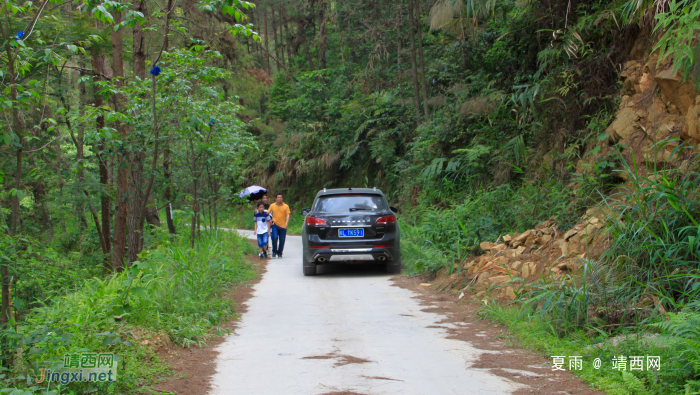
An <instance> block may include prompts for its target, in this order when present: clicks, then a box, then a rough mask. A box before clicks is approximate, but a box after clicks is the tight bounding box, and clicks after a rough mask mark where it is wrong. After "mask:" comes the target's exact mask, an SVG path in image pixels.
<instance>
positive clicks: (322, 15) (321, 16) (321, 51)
mask: <svg viewBox="0 0 700 395" xmlns="http://www.w3.org/2000/svg"><path fill="white" fill-rule="evenodd" d="M318 35H319V38H320V41H321V42H320V43H319V46H318V62H319V64H320V68H321V70H324V69H325V68H326V46H327V43H328V37H327V34H326V2H325V1H321V7H320V11H319V12H318Z"/></svg>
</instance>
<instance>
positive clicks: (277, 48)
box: [270, 4, 284, 73]
mask: <svg viewBox="0 0 700 395" xmlns="http://www.w3.org/2000/svg"><path fill="white" fill-rule="evenodd" d="M270 8H271V12H272V39H273V41H274V42H275V56H276V57H277V61H278V62H282V63H283V64H284V60H282V58H281V57H280V41H279V40H278V39H277V22H276V21H275V5H274V4H272V5H271V6H270ZM282 52H284V51H282ZM279 71H280V67H279V64H278V65H277V72H278V73H279Z"/></svg>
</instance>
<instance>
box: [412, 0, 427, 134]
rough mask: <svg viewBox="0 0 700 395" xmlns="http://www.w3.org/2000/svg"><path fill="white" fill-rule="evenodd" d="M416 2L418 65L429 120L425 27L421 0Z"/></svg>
mask: <svg viewBox="0 0 700 395" xmlns="http://www.w3.org/2000/svg"><path fill="white" fill-rule="evenodd" d="M413 1H414V2H415V3H414V4H415V10H416V15H415V23H416V25H417V27H418V59H419V62H418V65H419V66H420V83H421V86H422V88H421V94H422V95H423V112H424V113H425V114H424V115H425V120H426V121H427V120H428V117H429V116H430V114H429V113H428V83H427V81H426V79H425V59H424V57H423V27H422V26H421V24H420V0H413Z"/></svg>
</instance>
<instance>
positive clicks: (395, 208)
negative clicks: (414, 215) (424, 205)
mask: <svg viewBox="0 0 700 395" xmlns="http://www.w3.org/2000/svg"><path fill="white" fill-rule="evenodd" d="M389 209H390V210H391V211H393V212H394V214H398V213H399V208H398V207H394V206H389Z"/></svg>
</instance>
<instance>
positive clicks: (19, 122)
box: [0, 15, 26, 325]
mask: <svg viewBox="0 0 700 395" xmlns="http://www.w3.org/2000/svg"><path fill="white" fill-rule="evenodd" d="M5 17H6V18H9V15H5ZM8 28H9V24H8ZM1 32H2V33H1V34H2V36H3V38H5V37H8V36H6V35H5V34H6V33H5V31H4V29H3V30H2V31H1ZM8 33H9V32H8ZM5 40H6V41H5V52H6V53H7V65H8V69H9V70H8V71H9V73H8V74H6V75H7V78H8V82H9V84H8V85H9V88H10V100H11V101H12V110H11V114H12V128H13V129H14V130H13V132H14V133H15V134H16V135H17V137H18V139H19V141H18V143H19V147H17V152H16V154H15V174H14V178H15V180H14V181H15V185H14V189H15V194H14V196H12V207H11V212H10V236H15V235H16V234H17V229H18V227H19V226H20V211H19V210H20V206H19V200H20V199H19V191H20V188H21V187H22V159H23V158H22V156H23V154H24V133H25V130H26V128H25V125H24V121H23V119H22V118H21V117H20V116H19V112H18V109H17V108H18V107H19V105H18V103H17V85H16V80H15V78H16V76H17V74H16V71H15V59H14V51H13V50H12V48H11V47H10V41H11V40H10V39H9V38H6V39H5ZM0 281H1V282H2V307H1V308H0V325H2V324H6V323H7V322H8V321H9V318H10V304H11V299H10V298H11V295H10V286H11V284H10V268H9V267H8V261H7V259H3V258H0Z"/></svg>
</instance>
